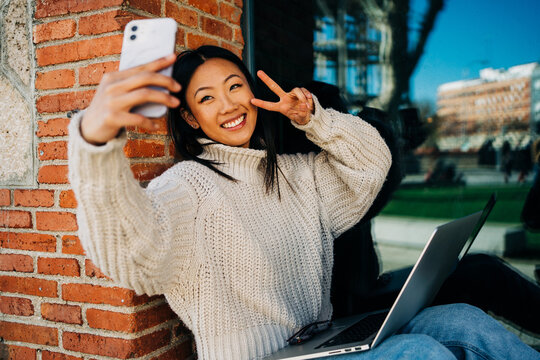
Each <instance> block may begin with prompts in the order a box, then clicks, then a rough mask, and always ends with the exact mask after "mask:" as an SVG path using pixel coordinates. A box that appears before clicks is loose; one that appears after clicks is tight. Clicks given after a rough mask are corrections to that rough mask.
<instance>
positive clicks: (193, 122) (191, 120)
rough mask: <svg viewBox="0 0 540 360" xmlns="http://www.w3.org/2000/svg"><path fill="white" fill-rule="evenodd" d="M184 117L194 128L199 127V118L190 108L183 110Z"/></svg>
mask: <svg viewBox="0 0 540 360" xmlns="http://www.w3.org/2000/svg"><path fill="white" fill-rule="evenodd" d="M182 117H183V118H184V120H185V121H186V122H187V123H188V125H189V126H191V127H192V128H194V129H198V128H199V127H200V125H199V123H198V122H197V119H195V117H194V116H193V115H192V114H191V111H189V110H186V109H184V110H182Z"/></svg>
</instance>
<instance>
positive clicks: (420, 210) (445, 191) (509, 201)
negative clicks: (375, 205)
mask: <svg viewBox="0 0 540 360" xmlns="http://www.w3.org/2000/svg"><path fill="white" fill-rule="evenodd" d="M492 192H496V193H497V203H496V204H495V207H494V208H493V211H492V212H491V215H490V216H489V218H488V220H487V222H488V223H504V224H508V225H509V227H510V226H520V225H521V221H520V214H521V209H522V207H523V203H524V201H525V198H526V197H527V193H528V192H529V187H528V186H519V185H503V186H461V187H438V188H437V187H424V188H404V189H400V190H398V191H396V192H395V193H394V195H393V197H392V200H391V201H390V202H389V203H388V205H386V207H385V208H384V209H383V211H382V212H381V214H382V215H392V216H407V217H420V218H436V219H455V218H459V217H462V216H465V215H468V214H471V213H473V212H475V211H478V210H481V209H483V207H484V205H485V204H486V202H487V200H488V198H489V196H490V195H491V193H492ZM527 243H528V247H530V248H531V249H535V250H539V251H540V233H532V232H527Z"/></svg>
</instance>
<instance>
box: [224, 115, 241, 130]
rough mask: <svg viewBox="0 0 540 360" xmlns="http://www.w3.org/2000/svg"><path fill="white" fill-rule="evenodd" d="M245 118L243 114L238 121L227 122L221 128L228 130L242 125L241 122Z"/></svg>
mask: <svg viewBox="0 0 540 360" xmlns="http://www.w3.org/2000/svg"><path fill="white" fill-rule="evenodd" d="M245 118H246V115H245V114H244V115H242V116H240V117H239V118H238V119H236V120H234V121H231V122H228V123H226V124H223V125H221V126H223V127H224V128H225V129H229V128H232V127H235V126H238V125H240V124H241V123H242V121H244V119H245Z"/></svg>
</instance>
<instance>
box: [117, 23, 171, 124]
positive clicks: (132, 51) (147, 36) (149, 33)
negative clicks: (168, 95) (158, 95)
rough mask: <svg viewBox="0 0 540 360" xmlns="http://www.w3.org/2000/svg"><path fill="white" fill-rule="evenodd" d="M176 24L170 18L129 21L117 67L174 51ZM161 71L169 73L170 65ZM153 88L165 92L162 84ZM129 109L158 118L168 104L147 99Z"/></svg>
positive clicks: (169, 74)
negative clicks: (146, 101)
mask: <svg viewBox="0 0 540 360" xmlns="http://www.w3.org/2000/svg"><path fill="white" fill-rule="evenodd" d="M176 26H177V25H176V21H175V20H173V19H171V18H158V19H143V20H132V21H130V22H129V23H128V24H127V25H126V28H125V30H124V39H123V43H122V53H121V55H120V66H119V69H120V70H125V69H129V68H132V67H135V66H139V65H143V64H146V63H149V62H152V61H154V60H157V59H159V58H162V57H164V56H167V55H170V54H172V53H174V50H175V44H176ZM160 73H161V74H164V75H167V76H171V75H172V66H169V67H168V68H165V69H163V70H161V71H160ZM154 88H155V89H157V90H160V91H164V92H167V90H166V89H164V88H160V87H159V88H158V87H154ZM131 112H134V113H137V114H141V115H143V116H146V117H149V118H158V117H162V116H163V115H165V114H166V113H167V107H166V106H165V105H161V104H156V103H146V104H143V105H139V106H136V107H134V108H133V109H131Z"/></svg>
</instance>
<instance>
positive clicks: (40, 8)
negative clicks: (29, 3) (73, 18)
mask: <svg viewBox="0 0 540 360" xmlns="http://www.w3.org/2000/svg"><path fill="white" fill-rule="evenodd" d="M123 2H124V0H91V1H78V0H54V1H52V0H37V1H36V12H35V14H34V17H35V18H36V19H40V18H44V17H49V16H56V15H63V14H70V13H77V12H82V11H88V10H101V9H103V8H106V7H110V6H119V5H122V3H123Z"/></svg>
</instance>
